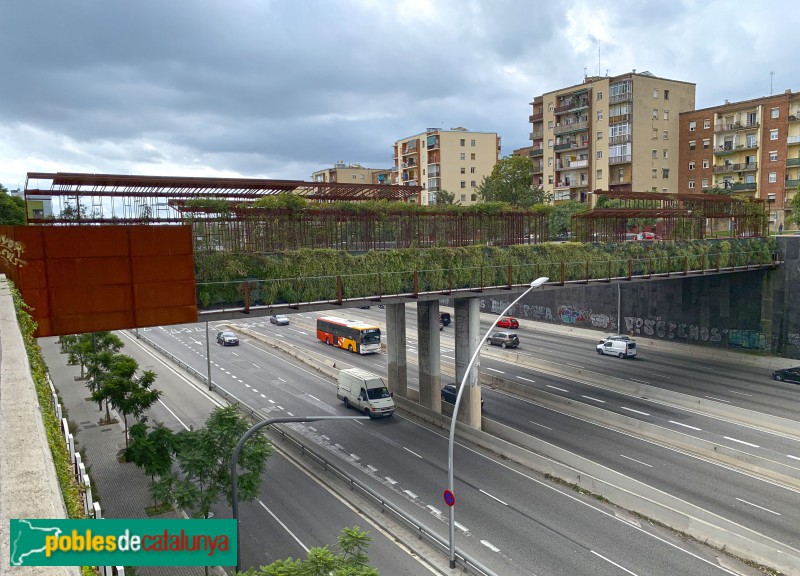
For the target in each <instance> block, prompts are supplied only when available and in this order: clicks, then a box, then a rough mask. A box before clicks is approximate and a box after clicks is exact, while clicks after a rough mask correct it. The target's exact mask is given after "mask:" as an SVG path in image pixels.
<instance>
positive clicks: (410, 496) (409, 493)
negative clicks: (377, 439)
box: [403, 490, 419, 500]
mask: <svg viewBox="0 0 800 576" xmlns="http://www.w3.org/2000/svg"><path fill="white" fill-rule="evenodd" d="M403 493H404V494H405V495H406V496H408V497H409V498H411V499H412V500H417V499H418V498H419V496H417V495H416V494H414V493H413V492H412V491H411V490H403Z"/></svg>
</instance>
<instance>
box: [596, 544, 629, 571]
mask: <svg viewBox="0 0 800 576" xmlns="http://www.w3.org/2000/svg"><path fill="white" fill-rule="evenodd" d="M592 554H594V555H595V556H597V557H598V558H602V559H603V560H605V561H606V562H608V563H609V564H612V565H613V566H616V567H617V568H619V569H620V570H623V571H625V572H627V573H628V574H631V575H632V576H637V574H636V572H631V571H630V570H628V569H627V568H625V567H624V566H620V565H619V564H617V563H616V562H614V561H613V560H609V559H608V558H606V557H605V556H603V555H602V554H598V553H597V552H595V551H594V550H592Z"/></svg>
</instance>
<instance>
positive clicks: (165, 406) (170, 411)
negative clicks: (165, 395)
mask: <svg viewBox="0 0 800 576" xmlns="http://www.w3.org/2000/svg"><path fill="white" fill-rule="evenodd" d="M158 402H159V404H161V405H162V406H163V407H164V408H166V409H167V412H169V413H170V414H172V416H173V417H174V418H175V420H177V421H178V423H179V424H180V425H181V426H183V428H184V429H185V430H188V429H189V427H188V426H187V425H186V424H184V423H183V420H181V419H180V418H178V415H177V414H175V412H173V411H172V410H170V409H169V406H167V405H166V404H164V401H163V400H161V398H159V399H158Z"/></svg>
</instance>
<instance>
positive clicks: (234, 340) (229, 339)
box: [217, 330, 239, 346]
mask: <svg viewBox="0 0 800 576" xmlns="http://www.w3.org/2000/svg"><path fill="white" fill-rule="evenodd" d="M217 343H218V344H222V345H223V346H238V345H239V337H238V336H236V334H234V333H233V332H231V331H230V330H224V331H222V332H217Z"/></svg>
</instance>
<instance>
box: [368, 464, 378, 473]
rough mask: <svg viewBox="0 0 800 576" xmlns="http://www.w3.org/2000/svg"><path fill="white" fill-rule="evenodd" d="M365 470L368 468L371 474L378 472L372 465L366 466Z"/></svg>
mask: <svg viewBox="0 0 800 576" xmlns="http://www.w3.org/2000/svg"><path fill="white" fill-rule="evenodd" d="M367 468H369V469H370V470H371V471H373V472H377V471H378V469H377V468H375V466H373V465H372V464H367Z"/></svg>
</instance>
